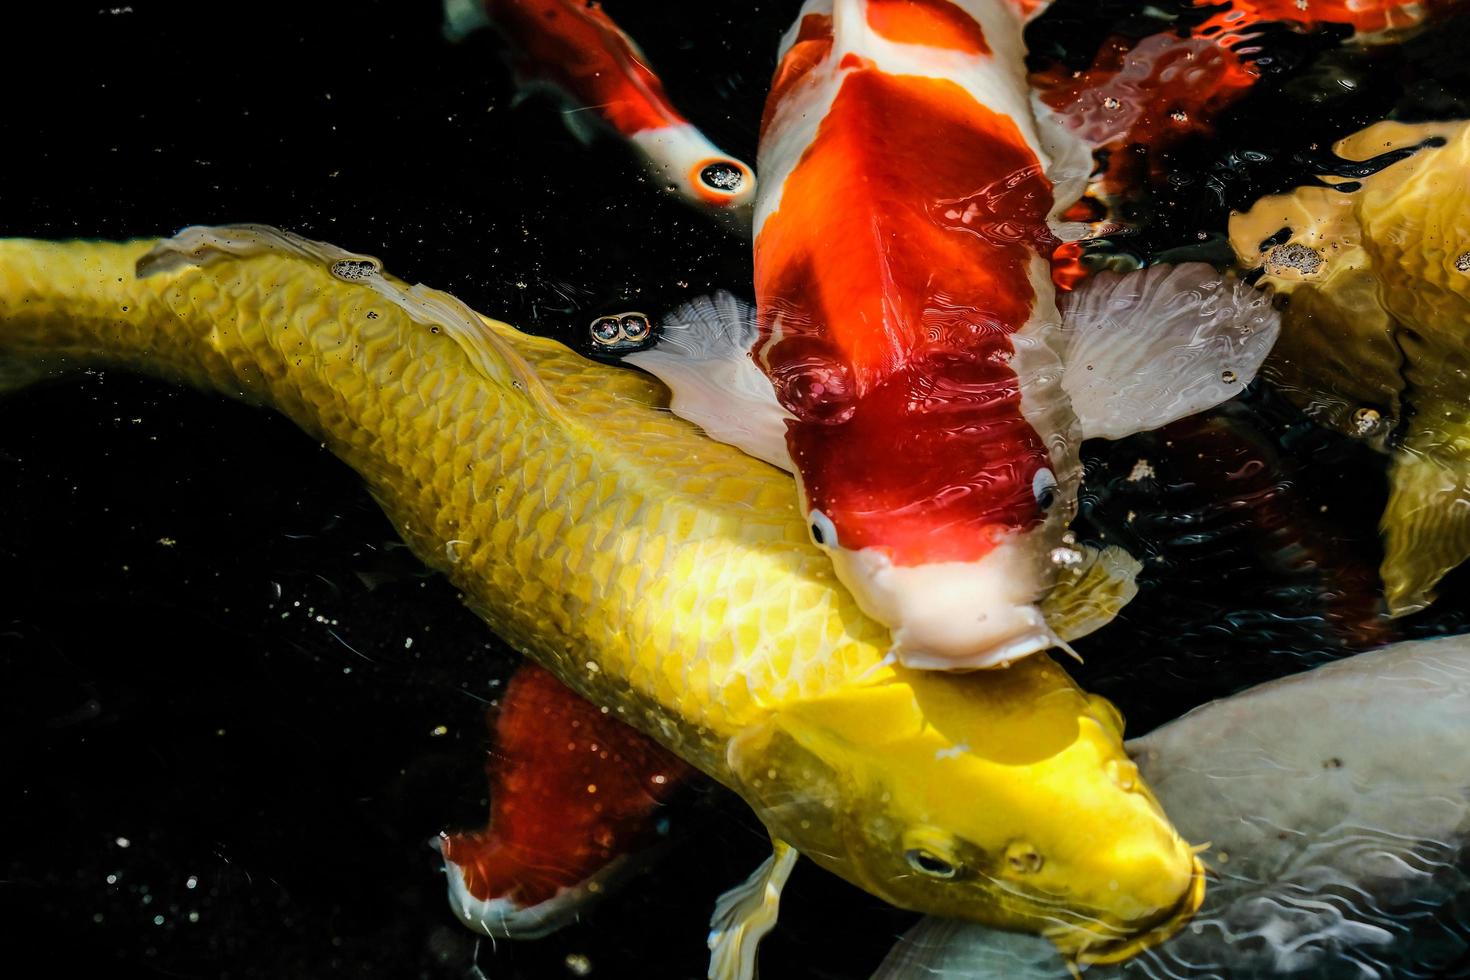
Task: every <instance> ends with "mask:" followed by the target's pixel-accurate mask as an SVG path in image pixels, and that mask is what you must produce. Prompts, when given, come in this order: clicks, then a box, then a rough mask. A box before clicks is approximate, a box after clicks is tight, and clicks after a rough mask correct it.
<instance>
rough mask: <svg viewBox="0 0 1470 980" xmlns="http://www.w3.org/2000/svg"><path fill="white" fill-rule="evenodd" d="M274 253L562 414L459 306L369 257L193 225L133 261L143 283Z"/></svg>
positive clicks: (252, 228) (264, 228) (509, 351)
mask: <svg viewBox="0 0 1470 980" xmlns="http://www.w3.org/2000/svg"><path fill="white" fill-rule="evenodd" d="M271 253H275V254H281V255H292V256H296V257H298V258H302V259H305V260H307V261H309V262H314V263H317V264H320V265H323V266H325V267H326V269H327V271H328V272H329V273H330V274H331V275H332V276H333V277H334V278H336V279H339V280H341V281H342V282H346V283H353V284H356V285H361V286H363V287H365V288H368V289H371V290H372V291H373V292H375V293H377V294H378V295H379V296H381V297H383V299H384V300H386V301H387V302H389V303H392V304H393V305H394V306H396V307H398V308H399V309H401V310H402V311H403V312H404V313H405V314H407V316H408V317H409V319H411V320H413V321H414V322H415V323H421V324H424V325H425V326H429V327H436V326H437V327H439V328H440V329H442V330H443V331H444V332H445V333H446V334H448V335H449V337H450V338H451V339H453V341H454V342H455V343H456V344H458V345H459V348H460V350H462V351H464V353H465V356H466V357H467V358H469V361H470V363H471V364H473V365H474V367H475V370H476V371H478V372H479V373H480V374H481V375H483V376H484V377H486V378H487V379H489V380H491V381H494V382H497V383H498V384H501V385H504V386H506V387H509V388H512V389H514V390H516V391H520V392H524V393H525V394H526V396H527V397H528V398H530V399H531V400H532V401H534V402H536V404H537V405H538V406H540V407H541V408H542V409H543V410H544V411H546V412H547V413H549V414H552V415H557V416H560V415H561V413H562V408H561V405H560V404H559V403H558V402H557V400H556V396H555V395H553V394H552V393H551V391H550V389H548V388H547V387H546V384H545V382H543V381H542V380H541V378H540V376H539V375H537V374H536V371H535V369H534V368H532V367H531V365H530V364H528V363H527V362H526V360H525V358H523V357H521V355H520V354H519V353H518V352H517V351H516V349H515V348H514V347H512V346H511V345H510V344H509V343H508V342H507V341H506V340H505V339H504V338H503V337H500V336H498V335H497V334H496V333H495V332H494V331H492V330H491V329H490V328H489V327H487V326H486V325H485V323H484V321H483V320H481V319H480V318H479V317H478V316H476V315H475V313H474V311H473V310H471V309H470V308H469V307H468V306H466V305H465V304H464V302H463V301H461V300H460V299H458V298H457V297H455V296H451V295H450V294H449V293H446V292H443V291H441V290H438V289H431V288H429V287H428V286H424V285H422V284H420V285H416V286H406V285H404V284H403V283H402V282H401V281H399V280H396V279H393V278H391V277H389V276H388V275H385V274H384V272H383V263H382V262H381V261H379V260H378V259H376V258H374V257H373V256H371V255H361V254H359V253H357V252H349V251H347V250H346V249H344V248H339V247H337V246H336V245H332V244H330V243H328V242H318V241H313V240H311V239H309V238H302V237H301V236H300V235H294V234H292V233H291V232H289V231H282V230H281V229H279V228H272V227H271V226H269V225H219V226H215V227H208V226H204V225H194V226H191V227H189V228H185V229H184V230H183V231H181V232H179V233H178V234H177V235H175V236H174V237H172V238H169V239H165V240H164V241H162V242H160V243H159V244H158V245H157V246H155V247H154V248H153V250H152V251H150V252H149V253H148V254H147V255H145V256H143V257H142V258H141V259H139V260H138V264H137V267H136V272H137V276H138V278H139V279H143V278H147V277H148V276H152V275H161V274H166V273H169V272H173V271H175V270H177V269H180V268H183V267H185V266H196V267H202V266H205V265H208V264H209V263H211V262H214V261H217V260H221V259H226V258H240V259H243V258H250V257H252V256H256V255H267V254H271Z"/></svg>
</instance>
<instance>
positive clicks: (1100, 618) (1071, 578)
mask: <svg viewBox="0 0 1470 980" xmlns="http://www.w3.org/2000/svg"><path fill="white" fill-rule="evenodd" d="M1073 556H1075V557H1073ZM1053 560H1056V561H1057V564H1058V565H1059V566H1060V567H1059V571H1058V574H1057V584H1056V586H1055V587H1053V588H1052V590H1051V591H1050V592H1048V593H1047V595H1046V598H1044V599H1042V600H1041V612H1042V615H1043V616H1045V617H1046V623H1047V625H1048V626H1050V627H1051V628H1052V630H1053V631H1054V632H1055V633H1056V634H1057V636H1058V637H1060V638H1061V639H1062V640H1064V641H1071V640H1075V639H1078V638H1079V637H1083V636H1086V635H1087V634H1089V633H1092V632H1094V631H1095V630H1099V629H1102V628H1103V627H1104V626H1106V625H1107V624H1108V623H1111V622H1112V621H1113V619H1114V617H1116V616H1117V615H1118V611H1119V610H1121V609H1122V608H1123V607H1124V606H1126V605H1128V603H1130V602H1132V601H1133V597H1134V596H1136V595H1138V573H1139V572H1141V571H1142V570H1143V565H1142V563H1140V562H1139V560H1138V559H1137V558H1134V557H1133V556H1132V555H1130V554H1129V553H1128V552H1127V551H1125V550H1124V549H1122V548H1119V547H1117V546H1116V545H1108V546H1107V547H1106V548H1102V549H1098V548H1095V547H1093V546H1092V545H1080V546H1078V547H1076V548H1058V549H1057V550H1056V552H1054V553H1053Z"/></svg>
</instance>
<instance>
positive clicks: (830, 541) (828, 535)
mask: <svg viewBox="0 0 1470 980" xmlns="http://www.w3.org/2000/svg"><path fill="white" fill-rule="evenodd" d="M810 517H811V522H812V540H813V541H815V542H816V543H817V544H818V545H819V546H821V547H823V548H835V547H837V525H835V524H833V523H832V519H831V518H830V517H828V516H827V515H826V514H824V513H822V512H821V511H819V510H814V511H812V512H811V515H810Z"/></svg>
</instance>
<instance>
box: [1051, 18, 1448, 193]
mask: <svg viewBox="0 0 1470 980" xmlns="http://www.w3.org/2000/svg"><path fill="white" fill-rule="evenodd" d="M1194 6H1195V7H1218V8H1219V9H1218V10H1216V11H1215V12H1214V13H1212V14H1211V15H1210V16H1209V18H1208V19H1207V20H1205V21H1204V23H1202V24H1200V25H1199V26H1197V27H1195V28H1193V29H1191V30H1189V31H1188V32H1184V31H1180V30H1169V31H1163V32H1161V33H1158V34H1152V35H1149V36H1147V37H1145V38H1143V39H1142V40H1138V41H1135V40H1133V39H1130V38H1124V37H1118V36H1113V37H1109V38H1108V39H1107V40H1106V41H1104V42H1103V45H1102V48H1101V49H1100V50H1099V51H1098V54H1097V56H1096V58H1095V59H1094V60H1093V64H1092V66H1091V67H1090V68H1088V69H1087V70H1086V71H1083V72H1071V71H1068V70H1066V69H1065V68H1062V67H1054V68H1050V69H1047V70H1046V71H1042V72H1038V73H1036V74H1033V75H1032V84H1033V85H1035V86H1036V87H1037V88H1038V89H1039V90H1040V91H1041V94H1042V99H1043V100H1044V101H1045V102H1046V104H1047V105H1048V106H1049V107H1050V108H1051V109H1052V110H1054V111H1055V112H1056V113H1057V114H1058V115H1059V116H1060V118H1061V120H1062V122H1063V124H1064V125H1065V126H1066V127H1067V129H1068V130H1070V131H1071V132H1072V133H1073V134H1074V135H1075V136H1076V137H1077V138H1079V139H1081V140H1082V141H1083V142H1085V143H1087V144H1088V145H1089V146H1091V147H1092V148H1093V149H1094V151H1095V152H1096V153H1097V155H1098V170H1097V172H1096V173H1095V174H1094V177H1093V181H1092V186H1091V193H1092V195H1093V196H1094V197H1096V198H1098V199H1100V200H1103V201H1107V200H1110V199H1113V198H1117V197H1119V196H1123V195H1126V194H1127V193H1128V192H1129V191H1131V190H1136V189H1137V188H1138V186H1139V184H1140V183H1141V178H1142V177H1143V173H1142V172H1141V171H1142V167H1143V164H1144V161H1145V160H1148V161H1150V162H1151V164H1152V165H1153V166H1155V167H1156V166H1157V161H1158V154H1159V153H1160V152H1161V151H1163V150H1166V149H1168V148H1169V147H1170V146H1172V145H1174V144H1176V143H1178V142H1180V141H1181V140H1183V139H1185V138H1186V137H1189V136H1194V135H1204V134H1208V133H1209V132H1211V131H1212V129H1213V123H1214V120H1215V118H1216V117H1217V116H1218V115H1219V114H1220V113H1221V112H1224V111H1225V110H1226V109H1228V108H1229V107H1230V106H1232V105H1234V104H1235V103H1236V102H1238V101H1240V100H1241V99H1242V98H1244V97H1245V96H1246V95H1247V94H1248V93H1249V92H1250V90H1251V88H1252V87H1254V85H1255V84H1256V82H1257V81H1258V80H1259V79H1260V77H1261V72H1260V69H1259V68H1258V67H1257V65H1256V61H1255V59H1256V56H1257V55H1259V54H1260V53H1261V49H1260V48H1259V47H1258V46H1256V45H1255V41H1256V40H1257V39H1258V38H1259V35H1260V31H1261V28H1262V27H1264V26H1265V25H1267V24H1283V25H1287V26H1289V27H1291V28H1293V29H1295V30H1299V31H1312V30H1318V29H1320V28H1322V27H1324V26H1333V25H1337V26H1347V27H1351V28H1352V30H1353V34H1352V36H1351V38H1350V39H1349V43H1354V44H1360V45H1369V44H1380V43H1385V42H1390V41H1396V40H1399V39H1401V38H1402V37H1403V36H1404V35H1405V34H1407V33H1409V32H1411V31H1414V30H1416V29H1418V28H1420V27H1423V26H1424V25H1425V24H1426V23H1428V22H1429V21H1431V20H1432V19H1434V18H1436V17H1438V16H1440V15H1442V14H1444V13H1446V12H1448V11H1449V10H1451V9H1452V8H1455V7H1459V6H1463V0H1427V2H1426V0H1311V2H1310V3H1308V2H1305V0H1232V2H1229V3H1225V4H1217V3H1211V2H1209V0H1194ZM1149 176H1150V177H1151V178H1157V177H1158V176H1159V174H1157V173H1151V174H1149Z"/></svg>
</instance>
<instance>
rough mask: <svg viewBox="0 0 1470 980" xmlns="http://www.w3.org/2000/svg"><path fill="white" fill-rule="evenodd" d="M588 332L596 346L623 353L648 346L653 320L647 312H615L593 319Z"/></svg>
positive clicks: (651, 334)
mask: <svg viewBox="0 0 1470 980" xmlns="http://www.w3.org/2000/svg"><path fill="white" fill-rule="evenodd" d="M588 332H589V333H590V334H591V335H592V343H593V344H595V345H596V346H598V347H601V348H604V349H605V350H608V351H612V352H616V353H622V352H625V351H633V350H640V349H642V348H643V347H645V346H647V344H648V341H649V339H650V338H651V337H652V336H653V322H652V321H651V320H650V319H649V318H648V315H647V314H646V313H613V314H610V315H608V316H600V317H598V318H597V319H595V320H593V321H592V325H591V326H590V327H588Z"/></svg>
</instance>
